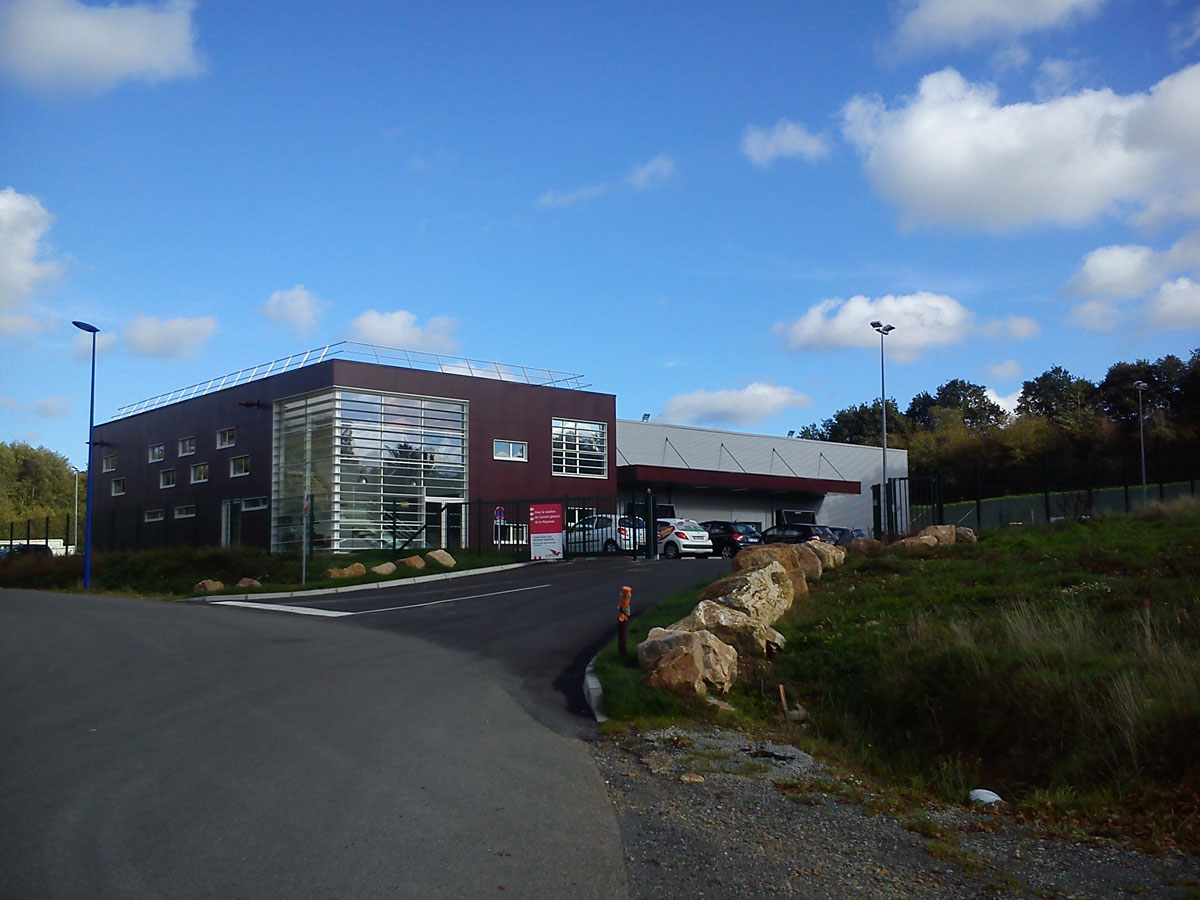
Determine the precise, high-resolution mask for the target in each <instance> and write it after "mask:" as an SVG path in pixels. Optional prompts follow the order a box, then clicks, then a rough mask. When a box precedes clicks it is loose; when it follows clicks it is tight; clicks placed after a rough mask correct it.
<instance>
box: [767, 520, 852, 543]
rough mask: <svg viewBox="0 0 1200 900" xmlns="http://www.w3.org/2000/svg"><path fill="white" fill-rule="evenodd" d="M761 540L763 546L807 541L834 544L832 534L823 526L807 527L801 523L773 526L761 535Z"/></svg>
mask: <svg viewBox="0 0 1200 900" xmlns="http://www.w3.org/2000/svg"><path fill="white" fill-rule="evenodd" d="M762 539H763V543H764V544H803V543H807V542H808V541H824V542H825V543H826V544H832V543H834V537H833V532H832V531H830V530H829V529H828V528H826V527H825V526H824V525H807V524H805V523H803V522H790V523H788V524H787V525H775V526H774V527H772V528H768V529H767V530H766V531H764V532H763V533H762Z"/></svg>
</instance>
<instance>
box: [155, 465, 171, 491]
mask: <svg viewBox="0 0 1200 900" xmlns="http://www.w3.org/2000/svg"><path fill="white" fill-rule="evenodd" d="M158 486H159V487H160V488H173V487H175V470H174V469H163V470H162V471H161V472H159V473H158Z"/></svg>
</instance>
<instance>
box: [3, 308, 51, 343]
mask: <svg viewBox="0 0 1200 900" xmlns="http://www.w3.org/2000/svg"><path fill="white" fill-rule="evenodd" d="M45 330H46V323H45V322H43V321H42V320H40V319H35V318H34V317H33V316H30V315H27V314H25V313H0V335H4V336H5V337H10V338H27V337H33V336H34V335H36V334H41V333H42V332H43V331H45Z"/></svg>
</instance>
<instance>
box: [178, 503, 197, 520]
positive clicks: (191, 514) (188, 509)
mask: <svg viewBox="0 0 1200 900" xmlns="http://www.w3.org/2000/svg"><path fill="white" fill-rule="evenodd" d="M175 518H177V519H194V518H196V504H195V503H185V504H184V505H183V506H177V507H175Z"/></svg>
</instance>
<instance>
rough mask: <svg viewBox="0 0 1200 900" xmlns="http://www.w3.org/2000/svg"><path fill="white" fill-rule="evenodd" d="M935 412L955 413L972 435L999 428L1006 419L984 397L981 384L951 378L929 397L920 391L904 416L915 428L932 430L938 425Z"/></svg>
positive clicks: (996, 405) (986, 397) (1002, 413)
mask: <svg viewBox="0 0 1200 900" xmlns="http://www.w3.org/2000/svg"><path fill="white" fill-rule="evenodd" d="M937 410H954V411H955V412H958V413H960V414H961V415H962V421H963V424H965V425H966V426H967V428H969V429H970V430H971V431H973V432H974V433H975V434H982V433H983V432H985V431H987V430H988V429H991V428H998V427H1000V426H1001V425H1003V424H1004V421H1005V419H1006V416H1005V413H1004V410H1003V409H1001V408H1000V405H999V404H997V403H995V402H994V401H993V400H991V399H990V398H989V397H988V395H987V388H985V387H984V386H983V385H981V384H974V383H972V382H970V381H963V380H962V379H961V378H953V379H951V380H950V381H947V382H946V383H945V384H943V385H942V386H941V387H939V388H938V389H937V393H936V394H934V395H932V396H930V395H929V394H928V393H927V392H925V391H922V392H921V393H919V394H917V395H916V396H915V397H913V399H912V403H910V404H909V405H908V411H907V412H906V413H905V415H906V416H907V417H908V420H909V422H910V423H911V424H912V425H913V426H914V427H917V428H934V427H936V426H937V423H938V416H937V414H936V413H937Z"/></svg>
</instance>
